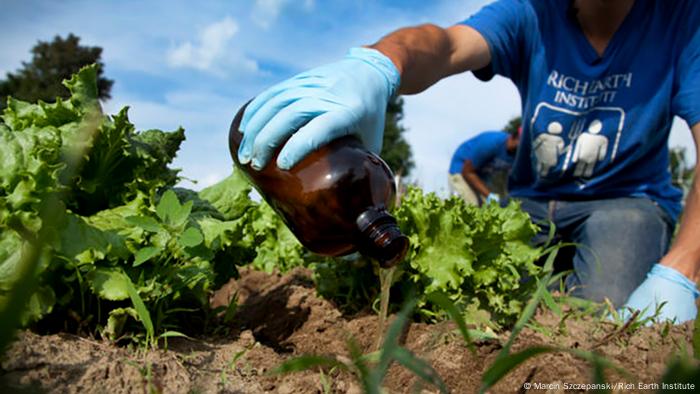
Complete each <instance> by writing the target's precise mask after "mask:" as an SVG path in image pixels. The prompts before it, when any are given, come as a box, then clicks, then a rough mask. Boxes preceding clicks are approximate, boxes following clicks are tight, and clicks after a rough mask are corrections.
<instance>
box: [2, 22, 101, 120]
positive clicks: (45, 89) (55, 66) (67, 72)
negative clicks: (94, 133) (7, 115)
mask: <svg viewBox="0 0 700 394" xmlns="http://www.w3.org/2000/svg"><path fill="white" fill-rule="evenodd" d="M31 53H32V61H31V62H29V63H26V62H22V68H20V69H19V70H17V71H16V72H15V73H7V76H6V79H5V80H0V109H3V108H5V107H6V106H7V97H8V96H12V97H14V98H16V99H19V100H23V101H28V102H36V101H38V100H42V101H45V102H53V101H55V100H56V97H61V98H64V99H66V98H69V97H70V92H69V91H68V89H66V88H65V86H63V84H62V83H61V81H63V80H64V79H70V77H71V76H72V75H73V74H75V73H76V72H78V70H80V69H81V68H82V67H83V66H86V65H89V64H93V63H95V64H97V65H98V69H97V89H98V92H99V94H98V96H99V98H100V99H107V98H110V90H111V88H112V84H113V83H114V81H112V80H110V79H107V78H104V77H103V76H102V70H103V69H104V64H103V63H102V61H101V60H100V57H101V56H102V48H100V47H90V46H82V45H80V38H79V37H77V36H75V35H73V34H72V33H71V34H69V35H68V37H66V38H61V37H60V36H56V37H55V38H54V39H53V41H51V42H44V41H39V42H38V43H37V44H36V45H35V46H34V48H32V50H31Z"/></svg>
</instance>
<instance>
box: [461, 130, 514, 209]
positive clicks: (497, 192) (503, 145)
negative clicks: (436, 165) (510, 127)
mask: <svg viewBox="0 0 700 394" xmlns="http://www.w3.org/2000/svg"><path fill="white" fill-rule="evenodd" d="M516 127H517V126H516ZM519 139H520V138H519V135H518V129H517V128H516V129H515V130H514V132H506V131H485V132H483V133H480V134H478V135H476V136H475V137H473V138H470V139H468V140H466V141H464V142H463V143H462V144H460V145H459V147H458V148H457V150H456V151H455V153H454V154H453V155H452V160H450V168H449V176H448V184H449V186H450V189H451V191H452V192H453V193H456V194H458V195H459V196H460V197H462V199H464V201H466V202H467V203H468V204H473V205H477V206H480V205H481V204H482V203H483V202H487V203H488V202H491V201H495V202H496V203H499V202H500V201H501V194H503V193H504V192H505V190H502V189H504V185H502V182H500V178H501V177H502V175H504V174H507V173H508V172H509V171H510V169H511V167H512V166H513V160H514V159H515V152H516V151H517V149H518V142H519Z"/></svg>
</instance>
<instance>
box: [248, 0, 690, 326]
mask: <svg viewBox="0 0 700 394" xmlns="http://www.w3.org/2000/svg"><path fill="white" fill-rule="evenodd" d="M699 26H700V2H698V1H694V0H677V1H660V0H615V1H610V0H571V1H562V0H499V1H495V2H493V3H491V4H490V5H488V6H486V7H484V8H483V9H481V10H480V11H479V12H478V13H476V14H475V15H473V16H471V17H470V18H468V19H467V20H465V21H464V22H462V23H459V24H456V25H454V26H451V27H448V28H441V27H438V26H435V25H431V24H425V25H421V26H417V27H409V28H404V29H400V30H398V31H396V32H394V33H391V34H389V35H388V36H386V37H384V38H382V39H381V40H380V41H378V42H377V43H375V44H373V45H371V46H368V47H361V48H352V49H351V50H350V51H349V52H348V54H347V55H346V57H345V58H343V59H341V60H340V61H338V62H335V63H331V64H328V65H325V66H321V67H318V68H314V69H312V70H309V71H307V72H304V73H301V74H299V75H297V76H295V77H293V78H291V79H289V80H287V81H284V82H282V83H280V84H277V85H275V86H273V87H271V88H269V89H268V90H266V91H264V92H263V93H261V94H260V95H258V96H257V97H256V98H255V99H254V100H253V101H252V102H251V103H250V104H249V105H248V107H247V108H246V111H245V114H244V116H243V120H242V123H241V129H242V132H243V134H244V140H243V143H242V144H241V146H240V149H239V151H238V156H239V159H240V161H241V162H242V163H249V162H250V163H251V165H252V167H253V168H261V167H262V166H263V165H264V164H266V163H267V162H268V161H269V160H270V158H271V157H272V155H273V153H274V151H275V149H276V147H277V146H280V145H282V144H283V145H284V146H283V148H282V149H281V151H280V153H279V155H278V157H277V161H276V164H277V165H278V166H279V167H280V168H282V169H288V168H290V167H291V166H293V165H294V164H295V163H296V162H298V161H299V160H300V159H301V158H302V157H304V156H305V155H307V154H309V153H310V152H311V151H313V150H315V149H317V148H318V147H319V146H322V145H324V144H326V143H328V142H329V141H331V140H333V139H335V138H338V137H340V136H343V135H347V134H354V135H356V136H358V137H359V138H360V139H361V140H362V142H363V143H364V144H365V146H366V147H367V148H368V149H370V150H372V151H375V152H378V151H379V150H380V149H381V141H382V130H383V126H384V112H385V109H386V105H387V102H388V100H389V99H390V97H392V96H393V95H394V94H413V93H418V92H421V91H423V90H425V89H426V88H428V87H429V86H431V85H433V84H434V83H436V82H437V81H439V80H441V79H442V78H445V77H447V76H450V75H453V74H457V73H461V72H465V71H472V72H474V74H475V75H476V76H477V77H478V78H480V79H483V80H488V79H490V78H491V77H492V76H493V75H495V74H498V75H502V76H504V77H506V78H509V79H510V80H511V81H513V83H514V84H515V85H516V86H517V88H518V91H519V93H520V96H521V98H522V117H523V135H522V138H521V143H520V147H519V149H518V152H517V154H516V157H515V164H514V166H513V171H512V172H511V175H510V179H509V189H510V192H511V194H512V196H513V197H515V198H518V199H520V200H521V201H522V206H523V208H524V209H525V210H527V211H528V212H529V213H530V214H531V216H532V217H533V218H534V219H535V220H537V221H538V222H539V223H541V224H542V231H543V234H546V233H547V231H548V228H547V226H548V223H550V222H551V223H554V225H556V235H557V237H558V238H559V239H562V240H565V241H571V242H576V243H577V244H579V245H582V246H581V247H579V248H577V250H576V253H575V256H574V257H573V260H572V264H573V268H574V272H573V274H571V275H569V276H568V278H567V283H566V284H567V288H568V289H569V290H571V291H572V292H573V293H574V294H576V295H579V296H583V297H587V298H589V299H593V300H602V299H604V298H607V299H610V300H611V301H612V302H613V304H614V305H616V306H622V305H625V306H628V307H630V308H632V309H641V310H643V311H644V312H643V313H644V314H647V315H648V314H651V313H653V312H654V310H655V309H656V307H657V306H659V305H661V304H662V303H665V306H664V307H663V308H662V310H661V315H660V316H661V317H662V318H665V319H670V320H675V321H677V322H682V321H686V320H691V319H693V318H694V317H695V316H696V314H697V307H696V305H695V300H696V298H697V297H698V295H699V293H698V290H697V285H696V282H697V281H698V280H699V279H700V243H699V242H697V239H696V234H698V233H700V185H699V184H698V183H694V186H693V188H692V190H691V191H690V193H689V195H688V197H687V200H686V205H685V211H684V213H683V217H682V218H681V221H680V227H679V229H678V233H677V235H676V237H675V240H674V242H673V245H670V241H671V235H672V233H673V230H674V226H675V223H676V221H677V220H678V218H679V215H680V211H681V193H680V191H679V190H677V189H675V188H674V187H672V185H671V178H670V174H669V170H668V164H669V163H668V157H669V154H668V147H667V143H668V136H669V131H670V128H671V122H672V119H673V117H674V116H679V117H680V118H682V119H683V120H685V121H686V122H687V123H688V125H689V126H690V128H691V130H692V134H693V137H694V139H695V143H696V146H697V145H698V144H700V31H699V30H698V27H699ZM465 111H469V108H465ZM475 116H478V114H475ZM285 141H286V142H285ZM698 173H700V164H696V169H695V174H698Z"/></svg>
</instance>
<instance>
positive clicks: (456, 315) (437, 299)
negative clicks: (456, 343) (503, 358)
mask: <svg viewBox="0 0 700 394" xmlns="http://www.w3.org/2000/svg"><path fill="white" fill-rule="evenodd" d="M428 300H429V301H430V302H432V303H434V304H436V305H437V306H439V307H440V308H441V309H442V310H444V311H445V312H447V314H448V315H449V316H450V318H451V319H452V321H454V322H455V324H457V327H458V328H459V332H460V334H462V338H463V339H464V342H465V343H466V344H467V348H468V349H469V350H470V351H471V352H472V353H475V352H476V350H475V349H474V344H473V342H472V338H471V336H470V335H469V330H468V329H467V323H466V322H465V321H464V318H463V317H462V314H461V313H460V312H459V309H457V306H456V305H455V304H454V302H452V301H451V300H450V299H449V298H448V297H447V296H446V295H445V294H444V293H439V292H435V293H432V294H429V295H428Z"/></svg>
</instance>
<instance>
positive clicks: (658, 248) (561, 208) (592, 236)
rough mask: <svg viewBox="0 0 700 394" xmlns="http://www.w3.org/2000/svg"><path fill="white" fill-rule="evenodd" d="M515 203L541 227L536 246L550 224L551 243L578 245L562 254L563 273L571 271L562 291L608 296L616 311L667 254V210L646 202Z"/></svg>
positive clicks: (587, 296)
mask: <svg viewBox="0 0 700 394" xmlns="http://www.w3.org/2000/svg"><path fill="white" fill-rule="evenodd" d="M518 200H519V201H521V203H522V208H523V210H524V211H526V212H528V213H529V214H530V216H531V217H532V220H533V222H535V223H536V224H537V225H538V226H540V229H541V231H540V232H539V233H538V234H537V236H536V237H535V239H534V240H533V241H534V242H535V244H543V243H544V242H546V241H547V237H548V235H549V229H550V223H551V224H554V226H555V238H554V241H555V242H556V241H563V242H572V243H576V244H577V246H576V247H575V250H574V249H572V248H563V249H562V250H561V251H562V252H563V251H564V249H569V250H571V251H572V252H573V253H568V255H569V258H568V261H563V263H564V264H565V266H564V269H567V268H568V269H573V273H572V274H570V275H568V276H567V278H566V281H565V284H566V289H567V291H569V292H570V294H571V295H574V296H577V297H581V298H585V299H589V300H592V301H596V302H601V301H603V300H604V299H605V298H607V299H609V300H610V301H611V302H612V303H613V305H614V306H615V307H620V306H622V305H623V304H624V303H625V302H626V301H627V298H628V297H629V295H630V294H631V293H632V292H633V291H634V289H636V288H637V286H639V285H640V284H641V283H642V281H644V278H645V276H646V274H647V272H649V270H650V269H651V267H652V266H653V265H654V264H655V263H657V262H658V261H659V260H660V259H661V257H662V256H663V255H664V254H665V253H666V251H667V250H668V247H669V243H670V241H671V236H672V235H673V229H674V226H675V223H674V222H673V220H672V219H671V218H670V217H669V216H668V214H666V212H664V211H663V210H662V209H661V208H660V207H659V206H658V205H657V204H656V203H654V202H653V201H651V200H649V199H646V198H632V197H625V198H614V199H604V200H593V201H545V200H533V199H527V198H519V199H518ZM564 254H565V255H566V254H567V253H564ZM571 255H573V256H571ZM560 263H561V261H560ZM560 268H561V266H560Z"/></svg>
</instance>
